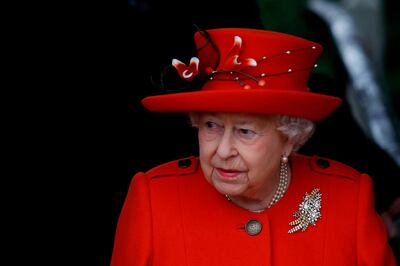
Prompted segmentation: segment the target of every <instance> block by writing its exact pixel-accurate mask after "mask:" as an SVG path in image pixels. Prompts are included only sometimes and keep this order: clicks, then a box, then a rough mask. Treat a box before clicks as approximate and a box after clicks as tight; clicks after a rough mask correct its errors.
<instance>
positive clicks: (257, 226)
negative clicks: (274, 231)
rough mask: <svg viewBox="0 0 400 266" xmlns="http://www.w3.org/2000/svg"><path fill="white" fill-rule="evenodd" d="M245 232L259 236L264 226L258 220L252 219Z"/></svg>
mask: <svg viewBox="0 0 400 266" xmlns="http://www.w3.org/2000/svg"><path fill="white" fill-rule="evenodd" d="M245 230H246V232H247V234H248V235H251V236H255V235H258V234H259V233H260V232H261V230H262V224H261V222H260V221H258V220H256V219H251V220H249V221H248V222H247V223H246V226H245Z"/></svg>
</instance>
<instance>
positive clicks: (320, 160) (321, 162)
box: [316, 159, 330, 168]
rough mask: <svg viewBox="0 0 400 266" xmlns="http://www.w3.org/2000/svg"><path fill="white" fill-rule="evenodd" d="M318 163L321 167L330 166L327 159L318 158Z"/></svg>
mask: <svg viewBox="0 0 400 266" xmlns="http://www.w3.org/2000/svg"><path fill="white" fill-rule="evenodd" d="M316 163H317V165H318V166H319V167H321V168H328V167H329V166H330V163H329V161H327V160H325V159H318V160H317V161H316Z"/></svg>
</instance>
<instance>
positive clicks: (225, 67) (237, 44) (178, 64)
mask: <svg viewBox="0 0 400 266" xmlns="http://www.w3.org/2000/svg"><path fill="white" fill-rule="evenodd" d="M199 33H200V34H202V35H203V36H204V37H206V38H207V41H208V42H209V43H210V44H213V41H212V39H211V38H210V35H209V34H207V32H206V31H204V30H200V29H199ZM212 47H213V48H214V49H216V53H218V48H217V47H216V45H215V44H213V45H212ZM241 48H242V38H241V37H240V36H234V37H233V46H232V48H231V49H230V51H229V53H228V55H227V56H226V58H225V59H224V60H223V62H222V67H221V68H216V67H214V68H213V67H211V66H207V65H206V66H202V68H201V69H203V71H202V70H201V69H200V70H199V65H200V59H199V58H198V57H192V58H191V59H190V63H189V65H186V64H185V63H183V62H182V61H180V60H178V59H173V60H172V66H173V67H174V68H175V69H176V71H177V73H178V75H179V76H180V77H181V78H182V79H183V80H185V81H187V82H191V81H192V80H193V79H194V78H195V77H196V76H199V78H200V79H203V82H205V81H207V79H208V80H214V79H219V80H232V79H233V80H234V81H237V82H239V84H240V86H242V87H243V88H244V89H251V86H250V85H249V84H247V83H246V82H244V81H245V80H246V79H251V80H254V81H256V82H257V85H258V86H260V87H264V86H266V84H267V81H266V80H267V78H268V77H269V76H277V75H284V74H289V73H291V72H294V71H308V70H310V69H311V68H313V67H317V66H318V65H317V64H314V65H313V66H311V67H306V68H300V69H293V68H288V69H287V70H285V71H281V72H275V73H265V72H263V73H259V74H258V75H251V74H249V73H246V69H247V68H251V67H257V65H258V64H260V63H265V62H267V61H268V59H270V58H274V57H279V56H288V55H290V54H292V53H296V52H301V51H304V50H309V49H313V50H315V49H317V47H316V46H314V45H313V46H310V47H304V48H296V49H291V50H285V51H282V52H279V53H276V54H271V55H268V56H266V55H264V56H262V57H261V58H258V59H254V58H251V57H248V58H241V56H240V52H241ZM201 49H202V48H200V49H199V51H198V52H199V53H200V50H201ZM216 65H219V63H217V64H216ZM202 72H203V73H202ZM202 74H203V75H202ZM203 82H202V83H203ZM198 89H200V88H198Z"/></svg>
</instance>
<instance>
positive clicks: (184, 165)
mask: <svg viewBox="0 0 400 266" xmlns="http://www.w3.org/2000/svg"><path fill="white" fill-rule="evenodd" d="M191 164H192V161H191V160H190V159H183V160H180V161H179V162H178V167H179V168H187V167H189V166H190V165H191Z"/></svg>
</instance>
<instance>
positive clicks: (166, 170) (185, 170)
mask: <svg viewBox="0 0 400 266" xmlns="http://www.w3.org/2000/svg"><path fill="white" fill-rule="evenodd" d="M198 165H199V162H198V158H197V157H195V156H190V157H186V158H181V159H178V160H173V161H170V162H167V163H163V164H160V165H158V166H156V167H154V168H152V169H150V170H148V171H147V172H146V176H147V178H149V179H153V178H158V177H163V176H179V175H189V174H192V173H195V172H196V171H197V168H198Z"/></svg>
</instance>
